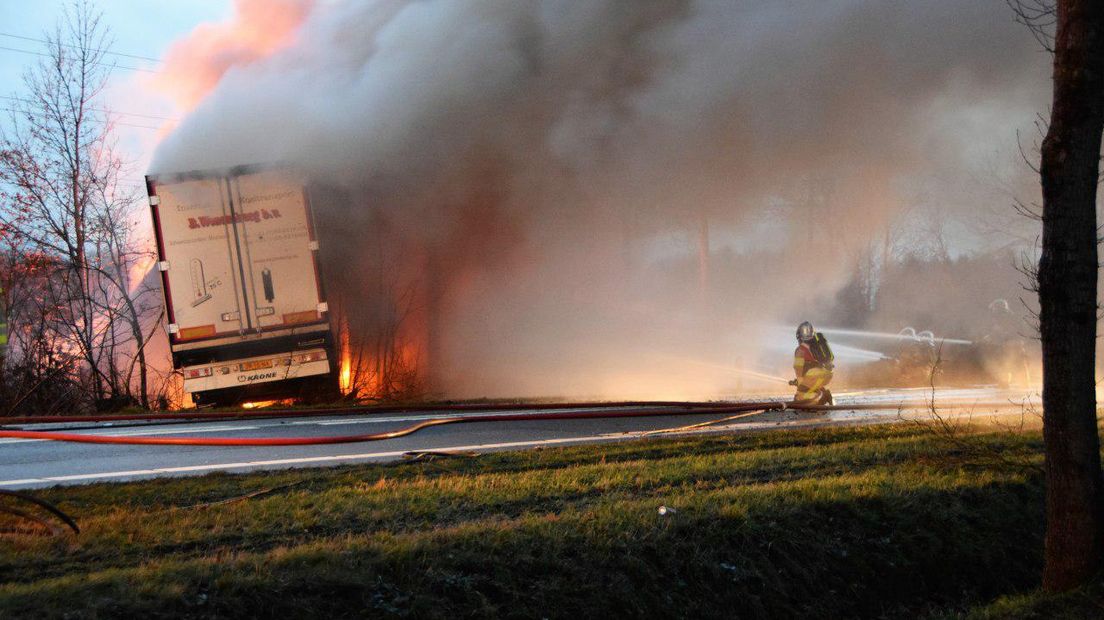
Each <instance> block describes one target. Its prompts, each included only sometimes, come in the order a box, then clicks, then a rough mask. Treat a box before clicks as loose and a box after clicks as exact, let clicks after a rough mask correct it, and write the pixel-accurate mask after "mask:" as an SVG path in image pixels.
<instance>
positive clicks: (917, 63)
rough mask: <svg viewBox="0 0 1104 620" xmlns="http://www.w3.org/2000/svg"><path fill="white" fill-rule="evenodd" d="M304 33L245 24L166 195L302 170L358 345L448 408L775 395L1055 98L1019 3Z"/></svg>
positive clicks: (333, 19) (393, 4)
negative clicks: (452, 401)
mask: <svg viewBox="0 0 1104 620" xmlns="http://www.w3.org/2000/svg"><path fill="white" fill-rule="evenodd" d="M241 4H242V5H243V7H244V5H248V4H250V3H248V2H242V3H241ZM281 7H282V9H281V12H280V13H279V14H280V15H284V16H288V19H283V20H277V21H278V25H274V26H269V25H260V26H258V24H255V23H253V22H251V21H250V20H251V19H258V20H259V19H262V18H263V19H270V18H272V15H271V14H267V13H266V12H264V11H250V10H245V8H247V7H245V8H243V9H242V10H240V11H239V14H238V17H237V20H238V24H237V26H236V27H238V28H245V29H247V30H248V29H249V28H253V29H254V30H256V31H258V32H266V31H267V30H266V29H268V28H272V32H273V33H274V36H273V37H272V38H271V39H269V38H265V37H259V38H258V40H263V41H265V42H266V43H265V44H264V45H260V44H258V45H254V46H248V47H247V52H240V61H239V60H237V59H236V57H234V56H233V55H230V56H227V55H226V54H220V53H212V54H209V55H208V56H209V58H210V61H209V62H208V63H207V64H206V65H204V66H203V67H197V68H196V69H195V73H196V75H200V76H206V77H204V79H203V80H197V81H196V82H195V83H194V84H195V85H196V86H194V88H193V86H191V84H192V83H191V82H187V83H188V84H189V89H191V90H187V91H186V94H185V95H182V96H181V97H182V100H185V101H190V100H191V99H195V98H198V97H199V96H200V95H201V94H202V93H206V96H205V97H203V98H202V100H201V101H200V103H199V104H198V105H197V106H196V107H195V108H194V110H193V111H192V112H191V113H190V115H189V116H188V117H187V118H186V120H185V121H184V122H183V123H182V124H181V125H180V126H179V127H178V128H177V129H176V130H175V131H174V132H173V133H172V134H171V135H170V136H169V137H168V138H167V139H166V140H165V141H164V142H163V144H162V145H161V147H160V148H159V150H158V152H157V156H156V158H155V162H154V165H153V168H154V172H173V171H183V170H193V169H213V168H219V167H223V166H233V165H238V164H244V163H257V162H269V161H287V162H293V163H295V164H297V165H300V166H302V167H304V168H306V169H308V170H309V171H310V172H311V173H312V175H313V176H314V178H316V179H317V180H318V181H319V184H320V187H321V188H322V189H319V190H318V192H317V194H316V200H317V202H318V204H317V205H316V206H317V208H318V209H319V214H318V215H319V217H320V219H321V220H322V221H321V222H320V228H321V229H322V232H323V233H324V235H325V236H324V238H323V241H324V244H325V250H326V263H327V271H328V278H329V279H330V281H331V282H330V286H331V290H334V291H335V293H336V295H337V296H338V297H340V298H341V302H342V303H341V308H342V313H343V316H342V318H341V320H342V321H343V323H344V324H347V325H348V326H349V330H350V333H351V336H350V338H351V339H352V340H354V341H356V342H357V343H359V344H358V345H357V346H359V347H361V348H370V349H372V351H371V352H370V353H369V357H371V358H372V359H374V360H375V361H376V362H377V363H378V362H379V360H380V358H381V356H384V355H385V353H384V352H385V351H391V355H392V359H391V362H390V363H392V365H394V366H396V367H401V368H402V369H405V370H410V369H412V368H414V367H417V370H418V372H417V373H416V374H418V375H420V376H421V377H422V378H423V379H424V380H426V381H429V382H430V386H431V389H432V390H434V391H436V392H439V393H444V394H447V395H450V396H500V395H529V396H536V395H547V396H552V395H557V396H568V395H586V396H608V397H615V396H616V397H620V396H632V397H650V396H667V397H706V396H715V395H717V394H721V393H726V392H727V393H731V391H732V390H734V389H737V388H738V387H744V388H746V387H748V386H749V385H753V384H754V382H755V381H761V379H754V378H753V376H752V375H751V374H748V373H744V374H740V373H738V372H736V370H735V369H736V368H742V369H755V370H756V371H757V372H761V371H764V370H765V371H767V373H766V374H779V373H780V372H781V369H784V368H785V367H786V366H787V364H788V361H789V360H788V359H787V358H786V355H787V354H786V348H787V347H789V346H791V340H790V338H792V336H791V335H789V333H788V331H785V330H783V331H782V332H781V334H780V333H779V330H778V329H777V328H775V327H774V326H776V325H779V324H789V323H790V322H793V321H796V320H800V319H802V318H809V319H810V320H813V321H814V322H818V321H822V320H829V319H833V318H835V317H836V316H838V315H837V314H833V312H834V310H835V304H834V299H835V295H836V293H837V291H839V290H840V289H841V288H842V287H843V286H844V285H845V284H846V283H847V282H848V281H849V280H851V279H852V276H853V274H854V273H855V272H856V269H857V265H858V260H859V258H858V257H860V256H862V255H864V253H867V254H869V248H870V247H871V242H872V239H880V238H882V236H883V235H884V231H885V230H887V227H888V226H889V225H890V223H891V222H893V221H894V218H895V217H896V216H897V214H899V213H900V212H901V211H902V210H903V208H904V207H908V206H910V205H911V204H912V202H914V200H915V196H916V195H917V194H918V193H920V194H924V193H925V192H926V193H927V195H935V196H937V198H936V200H939V201H941V202H943V203H945V204H948V205H950V207H949V208H951V209H952V210H956V211H957V212H962V211H969V210H972V209H975V208H976V209H977V210H978V211H980V210H981V209H982V208H983V207H984V208H989V207H992V206H993V205H991V204H990V205H977V204H973V203H971V202H970V201H971V200H972V196H974V195H976V192H975V193H974V194H970V193H969V192H965V191H961V192H960V191H958V190H956V189H955V188H957V187H960V186H961V184H962V183H969V181H970V179H971V178H972V176H973V175H976V173H977V170H979V169H983V168H985V167H986V166H987V165H988V164H989V163H991V161H992V160H994V159H1001V158H1010V157H1011V155H1010V154H1011V153H1012V152H1013V150H1014V146H1015V131H1016V128H1017V127H1020V126H1025V125H1026V126H1030V123H1031V120H1032V115H1033V112H1034V110H1036V109H1039V108H1040V107H1041V105H1040V104H1041V97H1042V95H1043V94H1045V88H1046V82H1045V75H1046V72H1045V69H1046V58H1045V56H1043V55H1042V54H1040V53H1038V51H1037V50H1036V48H1035V45H1034V41H1033V39H1032V38H1031V35H1030V34H1029V33H1027V32H1026V31H1023V30H1022V29H1020V28H1019V27H1018V26H1017V25H1016V24H1015V23H1014V21H1013V19H1012V16H1011V15H1010V14H1009V13H1008V12H1007V9H1006V7H1005V5H1004V3H1003V2H1000V1H999V0H991V1H978V2H960V1H958V0H930V1H922V2H877V3H871V2H860V1H858V0H836V1H824V0H805V1H798V2H785V3H769V2H768V3H763V2H746V1H741V0H417V1H416V0H374V1H367V0H365V1H351V0H349V1H344V2H327V3H322V2H319V3H306V2H287V3H282V4H281ZM250 16H254V17H252V18H251V17H250ZM184 43H187V41H185V42H182V44H184ZM228 58H230V59H231V60H229V61H228V60H227V59H228ZM211 75H216V76H218V77H217V80H216V83H215V84H214V85H213V87H212V84H211V79H210V76H211ZM180 80H181V83H185V82H186V77H184V76H180ZM204 80H206V81H204ZM208 91H209V92H208ZM979 145H981V146H980V147H979ZM994 154H996V155H994ZM917 188H921V189H920V190H918V189H917ZM996 200H997V201H998V202H1000V201H1004V200H1007V198H1006V197H1001V198H997V199H996ZM1002 206H1003V205H1002ZM967 249H969V248H967ZM1010 284H1012V285H1013V286H1014V276H1012V277H1011V279H1010ZM929 293H930V294H932V295H938V293H939V291H934V290H933V291H929ZM988 302H989V300H978V307H979V308H980V309H981V310H980V311H984V309H985V307H986V304H988ZM394 343H397V344H395V346H391V345H392V344H394ZM740 377H744V379H743V382H744V385H743V386H740V385H738V383H739V382H740V381H741V379H740ZM758 385H760V386H770V387H775V388H778V387H782V388H784V387H785V386H784V385H780V384H775V383H771V382H769V381H768V382H767V383H765V384H764V383H760V384H758Z"/></svg>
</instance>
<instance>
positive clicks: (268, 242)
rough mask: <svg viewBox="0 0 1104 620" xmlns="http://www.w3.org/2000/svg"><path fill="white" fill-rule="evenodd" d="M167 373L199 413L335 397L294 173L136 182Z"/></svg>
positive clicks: (323, 310) (192, 175) (306, 204)
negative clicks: (156, 284) (158, 289)
mask: <svg viewBox="0 0 1104 620" xmlns="http://www.w3.org/2000/svg"><path fill="white" fill-rule="evenodd" d="M146 186H147V191H148V193H149V204H150V209H151V211H152V220H153V226H154V234H155V239H156V243H157V255H158V256H157V259H158V262H157V268H158V270H159V271H160V272H161V284H162V291H163V293H164V299H165V309H166V316H167V320H168V328H167V332H168V337H169V345H170V350H171V353H172V363H173V368H174V369H175V370H177V371H179V372H180V373H181V374H182V376H183V378H184V391H185V392H187V393H188V394H189V395H191V397H192V400H193V401H194V402H195V404H196V405H197V406H204V405H228V404H236V403H240V402H242V401H249V400H268V399H284V398H296V399H301V400H303V399H307V400H322V399H334V398H336V397H338V396H339V393H340V392H339V385H338V369H337V367H336V366H337V361H336V357H337V356H336V355H335V337H334V333H333V329H332V326H331V321H330V311H329V310H330V309H329V305H328V304H327V302H326V294H325V288H324V286H323V277H322V271H321V268H320V264H319V259H318V250H319V242H318V239H317V238H316V236H315V226H314V221H313V213H312V210H311V201H310V195H309V192H308V189H307V182H306V178H305V176H304V175H302V174H301V173H299V172H297V171H295V170H293V169H291V168H286V167H270V166H266V167H261V166H243V167H237V168H233V169H230V170H220V171H204V172H186V173H179V174H160V175H152V176H148V177H146Z"/></svg>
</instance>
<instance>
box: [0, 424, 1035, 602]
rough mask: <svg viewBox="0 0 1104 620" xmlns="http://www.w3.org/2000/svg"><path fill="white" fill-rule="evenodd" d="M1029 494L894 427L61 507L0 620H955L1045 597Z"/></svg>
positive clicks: (625, 448)
mask: <svg viewBox="0 0 1104 620" xmlns="http://www.w3.org/2000/svg"><path fill="white" fill-rule="evenodd" d="M978 441H980V442H983V444H984V445H985V446H986V447H987V448H989V449H991V450H993V451H998V452H1003V453H1005V454H1008V453H1015V454H1022V455H1027V456H1025V457H1023V458H1024V459H1026V460H1027V461H1030V459H1032V458H1036V457H1033V456H1031V455H1035V454H1037V453H1038V451H1039V445H1038V444H1039V440H1038V437H1037V436H1031V435H1026V436H1012V435H1008V434H1000V435H984V436H981V437H980V438H979V439H978ZM1036 462H1037V461H1036ZM258 491H268V492H266V493H263V494H260V495H256V496H254V497H251V498H248V499H241V500H239V501H229V502H224V500H227V499H231V500H232V499H233V498H236V497H240V496H244V495H247V494H251V493H256V492H258ZM1042 493H1043V492H1042V480H1041V477H1040V476H1039V474H1038V473H1037V469H1034V468H1030V467H1023V468H1018V467H1011V466H1009V465H1008V464H1007V462H1005V463H1003V464H1001V463H998V462H993V461H988V462H986V461H979V460H977V459H975V458H973V457H972V456H971V455H970V454H967V453H965V452H963V451H962V450H961V449H960V448H959V447H956V446H954V445H950V444H948V443H946V442H944V441H941V440H939V439H938V438H935V437H933V436H931V435H930V434H927V433H924V432H922V431H919V430H916V429H910V428H902V427H881V428H872V429H854V428H851V429H824V430H812V431H796V432H795V431H788V432H771V433H763V434H757V435H741V436H731V437H719V436H713V437H708V438H695V439H675V440H672V439H662V440H659V439H657V440H649V441H636V442H631V443H624V444H617V445H601V446H586V447H572V448H563V449H553V450H539V451H530V452H518V453H503V454H490V455H484V456H481V457H479V458H477V459H470V460H453V459H449V460H437V461H430V462H419V463H401V464H390V465H378V464H377V465H360V466H350V467H341V468H335V469H326V470H317V469H311V470H291V471H281V472H272V473H260V474H250V475H225V474H216V475H209V476H204V477H200V478H185V479H162V480H154V481H147V482H136V483H127V484H96V485H89V486H81V487H68V488H54V489H49V490H45V491H42V492H39V493H38V494H39V495H40V496H41V497H43V498H44V499H47V500H49V501H52V502H54V503H56V504H57V505H59V506H60V507H61V508H63V509H64V510H66V511H67V512H68V513H70V514H72V515H74V516H75V517H76V518H77V519H78V521H79V522H80V524H81V527H82V528H83V530H84V531H83V533H82V534H81V535H80V536H79V537H75V538H74V537H59V538H42V537H33V536H26V535H11V534H8V535H5V536H2V537H0V618H8V617H12V618H16V617H36V618H61V617H66V618H80V617H89V618H99V617H130V618H158V617H280V618H291V617H307V616H312V617H333V618H341V617H364V616H384V617H387V616H394V617H418V618H422V617H439V618H455V617H503V616H505V617H525V618H532V617H595V616H598V615H604V616H613V617H641V616H646V615H647V616H650V615H658V616H663V617H670V616H674V617H726V618H731V617H887V616H915V615H945V614H948V613H949V614H960V613H961V614H966V613H970V612H971V610H972V608H973V607H974V606H984V605H986V604H988V603H989V602H990V601H992V600H994V599H996V598H997V597H1000V596H1004V595H1014V594H1016V593H1022V592H1027V591H1029V590H1030V588H1032V587H1034V586H1035V585H1036V584H1037V575H1038V571H1039V568H1040V565H1041V548H1042V528H1043V521H1042ZM220 502H224V503H220ZM660 506H667V507H671V508H674V509H675V510H674V511H673V512H671V511H668V512H667V514H666V515H661V514H659V511H658V508H659V507H660ZM11 525H12V524H11V523H10V522H4V521H0V530H3V529H6V528H10V527H11ZM986 609H987V608H986V607H979V608H978V609H974V610H973V611H974V612H976V613H984V612H985V610H986ZM993 617H995V616H993ZM1024 617H1029V616H1024Z"/></svg>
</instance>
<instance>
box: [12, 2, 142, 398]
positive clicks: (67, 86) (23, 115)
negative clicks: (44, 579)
mask: <svg viewBox="0 0 1104 620" xmlns="http://www.w3.org/2000/svg"><path fill="white" fill-rule="evenodd" d="M46 40H47V43H46V45H47V53H46V54H45V59H44V60H43V61H41V62H39V63H38V64H37V65H35V66H34V67H32V68H31V69H30V70H29V71H28V72H27V73H26V75H25V77H24V83H25V86H26V91H27V94H26V95H25V96H23V97H19V98H17V99H16V103H14V104H13V107H14V111H13V112H12V114H11V119H10V121H11V122H10V123H9V127H6V128H4V131H3V134H2V135H0V190H2V192H3V194H2V203H0V226H2V227H3V229H4V230H5V231H7V232H8V233H9V234H11V235H13V236H14V237H15V238H16V239H17V241H18V245H19V247H20V248H21V249H22V250H23V251H27V252H34V253H36V254H40V255H42V256H45V257H49V259H50V260H49V261H47V264H48V265H50V266H51V267H52V272H51V273H50V274H49V275H48V276H47V277H45V278H44V279H42V280H40V281H38V286H40V287H41V290H43V291H45V292H46V303H47V304H48V305H51V306H52V307H54V309H55V310H56V312H53V313H51V314H48V315H46V316H48V317H50V320H49V321H43V328H45V329H50V330H53V331H54V332H55V333H56V334H57V335H58V336H60V337H61V339H62V340H63V341H64V342H62V343H58V344H59V345H60V346H61V349H62V352H63V353H65V354H68V355H73V356H76V357H77V358H78V359H79V360H80V361H81V362H82V363H81V364H80V365H79V368H77V369H76V372H77V376H78V377H79V378H80V379H81V380H82V382H84V383H85V385H86V387H87V389H88V392H89V394H90V396H91V398H92V400H93V401H94V403H95V404H96V406H97V407H100V408H107V407H112V406H117V405H119V404H123V403H125V402H138V403H141V404H143V405H147V404H148V396H147V392H148V390H147V388H148V386H147V376H146V372H147V370H146V366H147V365H146V364H145V360H144V355H145V353H144V351H145V344H146V342H148V335H147V334H148V330H149V329H150V326H149V324H150V323H151V320H150V318H151V315H156V312H158V311H159V308H158V307H157V306H158V304H156V303H154V302H152V301H151V299H149V298H151V297H153V296H152V295H149V293H150V291H149V290H148V289H147V288H144V287H142V286H141V285H140V284H139V283H136V282H134V275H135V274H136V273H138V272H140V270H141V265H142V263H143V262H144V261H148V260H149V258H148V254H147V253H145V252H143V251H141V250H139V249H136V248H137V246H136V244H135V239H134V238H133V234H132V232H133V224H134V222H133V221H132V220H133V218H132V217H130V215H131V213H132V211H131V209H132V208H133V207H134V205H135V204H136V199H137V195H136V192H135V191H133V190H128V189H127V187H126V186H125V185H124V184H123V183H121V178H122V176H123V175H124V173H125V169H126V164H125V163H124V162H123V160H122V159H121V158H120V157H119V156H118V155H117V151H116V149H115V144H114V139H113V135H114V134H113V129H114V121H113V118H112V117H111V115H110V114H109V113H106V112H105V111H104V108H103V106H102V105H100V104H99V103H98V100H99V99H100V98H101V97H102V95H103V92H104V89H105V86H106V84H107V79H108V75H109V73H110V70H111V65H110V63H109V62H107V61H106V60H105V58H106V55H107V52H108V49H109V47H110V43H111V41H110V36H109V33H108V31H107V28H106V27H105V26H104V25H103V24H102V23H101V18H100V14H99V13H98V12H97V11H96V10H95V9H94V8H93V6H92V5H91V4H90V2H89V1H88V0H79V1H77V2H74V3H73V4H72V5H71V6H70V7H68V8H67V10H66V12H65V15H64V17H63V18H62V19H61V20H60V21H59V24H58V26H57V27H56V28H55V30H54V31H53V32H51V33H48V34H47V35H46ZM135 375H137V377H135ZM135 382H136V383H137V386H135V385H134V383H135ZM136 392H137V394H135V393H136Z"/></svg>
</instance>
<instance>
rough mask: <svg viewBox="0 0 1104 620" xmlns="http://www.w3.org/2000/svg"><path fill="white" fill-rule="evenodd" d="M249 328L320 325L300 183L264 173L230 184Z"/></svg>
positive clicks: (312, 243)
mask: <svg viewBox="0 0 1104 620" xmlns="http://www.w3.org/2000/svg"><path fill="white" fill-rule="evenodd" d="M230 189H231V201H232V202H233V203H234V210H235V211H236V212H237V213H239V217H238V218H237V220H238V221H237V226H238V230H239V236H240V238H241V253H242V266H243V273H244V274H245V275H244V276H243V277H244V279H245V284H246V286H245V288H246V290H247V291H248V292H249V295H248V298H249V301H250V304H249V312H250V317H249V322H250V323H251V324H252V327H253V328H254V329H257V330H261V331H263V330H266V329H274V328H281V327H293V326H295V325H300V324H303V323H313V322H317V321H318V320H320V319H321V314H320V312H319V310H320V308H321V307H322V306H320V303H321V302H322V298H323V296H322V290H321V285H320V282H321V280H320V278H319V275H318V269H317V266H316V264H315V250H317V249H318V245H317V243H316V242H315V240H314V230H313V226H312V225H311V218H310V205H309V203H308V201H307V196H306V193H305V190H304V182H303V179H302V178H299V177H297V176H296V175H292V174H289V173H288V172H286V171H285V172H281V171H265V172H257V173H253V174H245V175H241V176H236V177H232V178H231V179H230Z"/></svg>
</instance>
